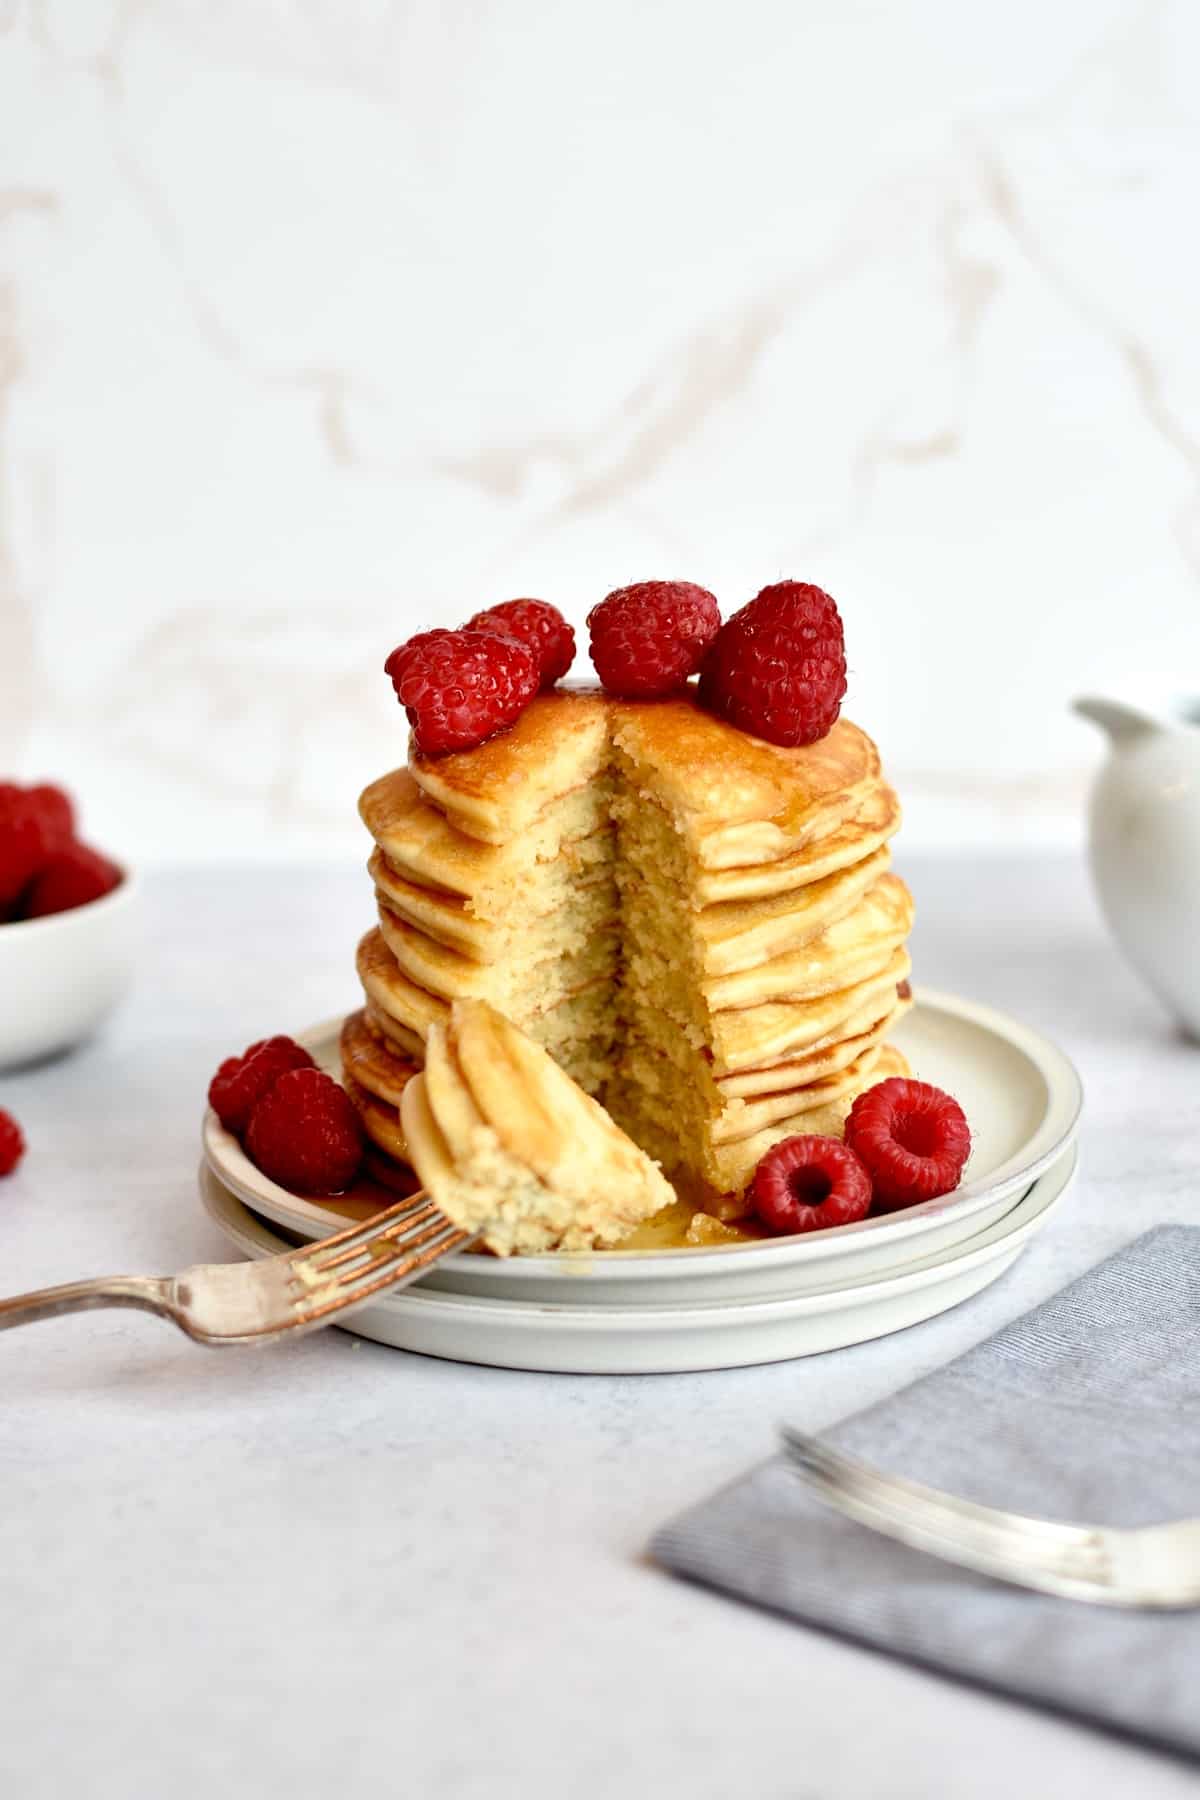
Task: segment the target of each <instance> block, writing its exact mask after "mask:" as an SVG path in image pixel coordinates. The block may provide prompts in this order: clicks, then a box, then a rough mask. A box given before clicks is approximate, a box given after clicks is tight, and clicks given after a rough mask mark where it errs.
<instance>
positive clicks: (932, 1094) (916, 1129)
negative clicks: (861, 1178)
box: [846, 1075, 971, 1212]
mask: <svg viewBox="0 0 1200 1800" xmlns="http://www.w3.org/2000/svg"><path fill="white" fill-rule="evenodd" d="M846 1142H847V1143H848V1144H849V1145H850V1147H851V1149H853V1150H854V1151H855V1152H856V1154H857V1155H858V1156H859V1157H860V1158H861V1159H862V1161H863V1163H864V1164H865V1165H866V1167H867V1170H868V1172H869V1173H870V1176H871V1180H872V1183H873V1184H874V1188H875V1201H876V1204H877V1205H878V1206H879V1207H880V1208H881V1209H882V1211H884V1212H898V1211H899V1209H900V1208H901V1207H903V1206H915V1205H916V1203H917V1202H918V1201H920V1200H933V1199H936V1197H937V1195H938V1194H948V1193H949V1192H950V1190H951V1189H952V1188H956V1187H957V1186H958V1183H959V1178H960V1176H961V1175H962V1170H963V1164H964V1163H965V1162H966V1160H967V1157H968V1156H969V1155H970V1154H971V1131H970V1127H969V1126H968V1124H967V1121H966V1117H965V1115H964V1113H963V1109H962V1107H961V1106H960V1105H959V1104H958V1101H957V1100H952V1099H951V1097H950V1095H949V1094H944V1093H943V1092H942V1090H941V1088H936V1087H931V1086H930V1085H929V1083H928V1082H927V1081H908V1080H906V1079H905V1078H904V1077H903V1076H901V1075H893V1076H892V1077H891V1078H890V1079H889V1080H887V1081H880V1082H877V1083H876V1084H875V1086H874V1087H873V1088H868V1089H867V1091H866V1093H865V1094H860V1095H859V1096H858V1099H857V1100H856V1101H855V1102H854V1105H853V1106H852V1107H851V1108H850V1116H849V1118H848V1119H847V1120H846Z"/></svg>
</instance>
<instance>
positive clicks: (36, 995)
mask: <svg viewBox="0 0 1200 1800" xmlns="http://www.w3.org/2000/svg"><path fill="white" fill-rule="evenodd" d="M136 903H137V884H136V882H135V881H134V879H133V878H132V877H131V875H130V873H129V871H128V869H124V868H122V867H120V865H119V864H117V863H115V862H113V861H111V860H110V858H108V857H107V856H104V855H102V854H101V853H100V851H98V850H96V849H94V848H93V847H92V846H91V845H90V844H88V843H86V842H85V841H84V839H83V838H82V837H81V836H80V832H79V824H78V818H77V814H76V809H75V804H74V802H73V800H72V799H71V796H70V795H69V794H68V793H67V792H66V791H65V789H63V788H61V787H56V786H54V785H52V784H51V783H48V782H43V783H40V784H36V785H33V786H28V787H26V786H22V785H21V784H20V783H19V782H15V781H0V1068H13V1067H16V1066H17V1065H18V1064H21V1063H27V1062H34V1061H36V1060H38V1059H39V1058H41V1057H44V1056H53V1055H55V1054H56V1053H57V1052H59V1051H62V1050H67V1049H70V1048H71V1046H72V1045H74V1044H78V1043H80V1042H82V1041H83V1039H84V1038H86V1037H89V1036H90V1035H91V1033H92V1032H93V1031H95V1029H96V1027H97V1026H98V1025H99V1024H100V1023H101V1021H102V1020H103V1019H104V1018H105V1017H106V1015H107V1014H108V1013H109V1012H110V1011H111V1010H112V1008H113V1007H114V1006H115V1005H116V1003H117V1001H118V1000H119V999H120V998H121V995H122V994H123V993H124V991H125V989H126V987H127V986H128V984H129V979H130V975H131V973H132V969H133V957H134V949H135V945H134V930H133V922H134V911H135V907H136Z"/></svg>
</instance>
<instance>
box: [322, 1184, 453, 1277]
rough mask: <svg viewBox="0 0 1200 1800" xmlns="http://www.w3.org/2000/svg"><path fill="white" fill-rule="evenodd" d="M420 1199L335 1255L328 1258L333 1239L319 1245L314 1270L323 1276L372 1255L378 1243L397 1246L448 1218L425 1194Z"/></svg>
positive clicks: (360, 1232)
mask: <svg viewBox="0 0 1200 1800" xmlns="http://www.w3.org/2000/svg"><path fill="white" fill-rule="evenodd" d="M421 1198H422V1200H423V1201H424V1204H423V1205H421V1206H419V1207H414V1208H412V1209H410V1210H409V1211H407V1212H405V1213H404V1214H402V1215H401V1216H400V1217H399V1218H396V1219H393V1220H392V1221H391V1222H390V1223H389V1224H387V1225H385V1226H383V1227H382V1228H379V1229H376V1230H368V1229H367V1228H366V1227H365V1226H364V1227H363V1229H362V1230H361V1231H359V1232H357V1233H356V1234H355V1238H354V1239H353V1240H349V1241H347V1242H345V1243H343V1244H342V1245H341V1248H339V1249H338V1250H336V1251H335V1252H334V1254H333V1255H332V1256H330V1255H329V1250H330V1248H331V1244H332V1240H331V1241H330V1242H328V1243H325V1244H322V1245H320V1246H319V1248H318V1250H317V1253H316V1254H315V1255H313V1256H312V1257H311V1259H310V1260H311V1261H312V1264H313V1267H314V1268H318V1269H320V1271H321V1273H322V1274H328V1273H329V1271H330V1270H332V1269H337V1268H340V1267H341V1266H342V1265H343V1264H344V1263H347V1262H351V1261H353V1260H354V1258H355V1257H357V1256H363V1255H366V1256H370V1255H372V1254H373V1250H372V1246H373V1245H375V1244H387V1243H395V1242H396V1241H397V1240H398V1239H399V1238H400V1237H401V1236H402V1235H404V1234H406V1233H408V1232H409V1231H412V1230H413V1229H415V1228H419V1227H420V1226H421V1225H425V1224H428V1223H430V1222H431V1221H432V1220H435V1219H444V1218H445V1216H446V1215H445V1214H444V1213H443V1212H440V1211H439V1210H438V1208H437V1207H436V1206H434V1205H433V1203H432V1201H429V1200H426V1199H425V1197H424V1195H422V1196H421ZM371 1223H375V1221H371ZM301 1254H304V1253H303V1252H302V1253H301Z"/></svg>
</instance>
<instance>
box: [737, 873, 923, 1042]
mask: <svg viewBox="0 0 1200 1800" xmlns="http://www.w3.org/2000/svg"><path fill="white" fill-rule="evenodd" d="M912 921H913V904H912V895H911V894H910V893H909V891H908V889H907V888H906V887H905V885H904V883H903V882H902V881H901V880H900V877H899V876H898V875H890V874H889V875H883V876H881V877H880V878H879V880H878V881H876V882H875V883H874V885H873V886H872V887H871V888H870V889H869V890H868V892H867V893H866V894H864V895H863V897H862V899H861V900H860V901H859V903H858V904H857V906H855V907H854V908H853V909H852V910H851V911H850V912H848V913H846V914H845V915H844V916H843V917H842V918H840V919H837V920H835V921H834V923H833V924H832V925H829V926H827V927H826V929H825V930H824V931H822V932H819V933H818V934H817V936H816V937H813V938H810V939H809V940H808V942H807V943H805V944H804V945H803V946H802V947H801V948H800V949H797V950H792V951H788V952H785V953H784V954H782V955H779V956H773V957H770V958H769V959H767V960H765V961H763V962H760V963H758V964H757V965H756V966H752V967H750V968H744V969H739V970H737V971H736V972H735V973H733V974H730V975H721V976H718V977H716V978H715V979H714V980H711V981H705V982H702V983H701V991H702V993H703V995H704V998H705V1000H706V1001H707V1003H708V1005H709V1007H710V1008H711V1009H712V1011H713V1012H727V1011H729V1010H730V1009H731V1008H737V1009H742V1008H746V1007H756V1006H761V1005H763V1004H764V1003H765V1002H767V1001H771V1000H808V999H811V998H813V997H814V996H815V995H818V994H828V993H831V992H833V991H835V990H836V989H837V988H839V987H845V986H849V985H852V984H853V983H854V982H855V981H858V980H863V979H865V978H866V977H867V976H869V975H871V974H873V973H874V972H875V971H876V970H877V969H879V968H881V967H882V966H883V964H884V963H885V962H886V961H887V959H888V958H889V957H890V956H891V955H892V953H893V952H894V951H895V950H897V949H899V947H900V946H901V945H902V944H903V943H904V941H905V939H906V938H907V937H908V934H909V932H910V931H911V930H912Z"/></svg>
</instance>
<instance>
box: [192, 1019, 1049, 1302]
mask: <svg viewBox="0 0 1200 1800" xmlns="http://www.w3.org/2000/svg"><path fill="white" fill-rule="evenodd" d="M913 1002H914V1005H913V1011H914V1012H916V1011H918V1010H920V1009H926V1010H929V1011H932V1012H934V1013H941V1014H942V1015H943V1016H946V1015H948V1016H949V1017H950V1018H952V1019H954V1020H957V1021H964V1022H966V1023H967V1024H970V1025H974V1026H976V1027H977V1028H979V1029H981V1030H983V1031H985V1032H987V1033H988V1034H989V1035H991V1036H993V1037H997V1038H999V1039H1001V1041H1003V1042H1005V1043H1007V1044H1009V1045H1010V1046H1012V1045H1015V1047H1016V1048H1017V1049H1018V1050H1019V1051H1020V1052H1021V1053H1022V1054H1023V1055H1024V1056H1025V1057H1026V1059H1027V1061H1028V1062H1030V1063H1031V1064H1032V1065H1033V1067H1034V1068H1035V1069H1036V1070H1037V1072H1038V1073H1039V1074H1040V1076H1041V1078H1042V1080H1043V1081H1044V1082H1045V1086H1046V1094H1047V1103H1046V1111H1045V1114H1044V1115H1043V1119H1042V1121H1041V1123H1040V1125H1039V1127H1038V1128H1037V1129H1036V1130H1035V1131H1034V1132H1033V1134H1032V1135H1031V1137H1030V1139H1029V1140H1028V1144H1027V1146H1026V1151H1027V1150H1028V1147H1029V1145H1034V1146H1038V1148H1037V1150H1036V1153H1035V1154H1034V1155H1033V1156H1030V1157H1027V1155H1026V1151H1018V1152H1016V1153H1015V1154H1014V1155H1013V1156H1010V1157H1009V1158H1008V1159H1007V1161H1006V1162H1004V1163H1001V1164H1000V1166H999V1168H998V1169H996V1170H994V1171H993V1172H992V1174H991V1175H990V1176H989V1178H988V1180H987V1183H986V1185H985V1186H981V1187H979V1188H977V1189H976V1190H975V1191H972V1184H971V1183H970V1182H968V1183H967V1184H966V1186H965V1187H964V1188H956V1189H955V1190H954V1192H953V1193H952V1194H948V1195H941V1196H939V1197H938V1198H936V1199H934V1200H926V1201H923V1202H921V1203H920V1204H919V1205H917V1206H912V1207H908V1208H906V1209H905V1210H904V1211H903V1212H900V1213H884V1214H881V1215H879V1216H878V1217H876V1218H869V1219H860V1220H859V1221H858V1222H857V1223H855V1224H853V1225H840V1226H836V1227H834V1228H833V1229H831V1230H828V1231H823V1232H816V1233H809V1234H795V1235H792V1236H788V1237H781V1238H772V1239H770V1240H769V1241H767V1242H754V1243H741V1244H720V1245H705V1246H688V1247H686V1248H678V1249H662V1250H606V1251H586V1252H561V1251H552V1252H547V1253H544V1254H542V1255H537V1256H524V1257H507V1258H505V1259H503V1261H502V1265H501V1266H502V1268H503V1273H504V1278H505V1279H506V1280H508V1279H512V1280H515V1281H517V1282H520V1281H521V1280H529V1281H533V1280H540V1281H545V1280H547V1279H556V1278H560V1277H561V1278H565V1279H568V1280H572V1281H576V1280H579V1279H588V1280H596V1279H599V1280H604V1279H605V1278H606V1277H607V1278H609V1279H614V1280H617V1279H620V1280H635V1281H636V1280H641V1279H646V1280H650V1279H654V1278H658V1279H662V1278H663V1277H664V1275H665V1274H666V1273H667V1271H669V1270H672V1269H679V1268H689V1269H695V1270H696V1272H697V1274H699V1273H700V1271H701V1270H702V1269H705V1268H707V1269H708V1270H710V1271H711V1270H712V1269H714V1268H719V1267H721V1266H722V1264H723V1263H724V1262H731V1263H734V1262H735V1259H736V1266H739V1267H746V1268H753V1267H756V1266H758V1265H759V1264H761V1263H763V1262H765V1261H767V1260H768V1259H769V1260H770V1263H771V1266H773V1267H782V1266H783V1265H782V1263H781V1260H780V1259H781V1258H786V1259H787V1261H788V1262H789V1263H790V1262H791V1261H792V1260H801V1261H803V1262H804V1263H805V1264H809V1263H812V1262H819V1261H825V1260H834V1259H836V1257H837V1255H838V1254H839V1252H841V1251H843V1250H846V1249H847V1248H849V1247H851V1246H853V1245H869V1244H870V1243H871V1242H872V1241H875V1242H878V1243H883V1242H888V1241H891V1240H893V1239H900V1240H902V1239H904V1238H909V1237H919V1236H920V1235H921V1231H920V1228H921V1226H922V1225H923V1224H927V1225H929V1226H933V1225H935V1224H937V1223H939V1222H940V1221H941V1220H942V1219H943V1218H944V1217H945V1216H946V1214H947V1213H949V1212H952V1211H953V1212H956V1213H959V1214H960V1216H962V1217H963V1218H966V1217H969V1216H970V1214H971V1213H973V1212H975V1211H982V1210H983V1209H984V1208H985V1207H986V1206H989V1205H992V1204H994V1203H995V1202H996V1201H998V1200H1000V1199H1003V1198H1005V1197H1006V1194H1007V1193H1008V1192H1011V1191H1015V1190H1016V1189H1017V1188H1018V1187H1019V1186H1020V1184H1021V1183H1022V1182H1026V1183H1035V1182H1036V1181H1037V1180H1038V1179H1039V1177H1040V1176H1041V1175H1042V1174H1043V1173H1044V1172H1045V1170H1046V1169H1048V1168H1050V1167H1052V1166H1053V1164H1054V1162H1055V1161H1056V1159H1057V1158H1058V1157H1059V1156H1060V1155H1062V1154H1063V1153H1064V1152H1065V1151H1066V1149H1067V1148H1068V1147H1069V1145H1070V1144H1071V1142H1072V1141H1073V1139H1074V1137H1075V1135H1076V1133H1077V1131H1078V1128H1079V1121H1080V1118H1081V1116H1082V1112H1083V1103H1084V1089H1083V1082H1082V1080H1081V1078H1080V1075H1079V1072H1078V1070H1077V1069H1076V1067H1075V1065H1074V1063H1073V1062H1072V1061H1071V1059H1070V1057H1069V1056H1067V1054H1066V1052H1065V1051H1063V1050H1060V1049H1059V1047H1058V1045H1057V1044H1055V1043H1054V1042H1053V1040H1052V1039H1050V1038H1048V1037H1046V1036H1045V1035H1044V1033H1042V1032H1040V1031H1038V1030H1037V1029H1036V1028H1035V1027H1033V1026H1029V1025H1025V1024H1023V1023H1022V1022H1021V1021H1020V1020H1019V1019H1015V1018H1013V1017H1012V1015H1011V1014H1009V1013H1006V1012H1004V1011H1002V1010H1001V1009H1000V1008H998V1007H993V1006H989V1005H987V1004H985V1003H984V1002H982V1001H977V1000H967V999H964V998H962V997H961V996H960V995H957V994H952V993H949V992H946V991H945V990H943V989H940V988H930V987H925V986H924V985H918V986H917V987H916V988H914V991H913ZM345 1017H346V1015H345V1014H337V1015H335V1016H334V1017H332V1018H329V1019H325V1020H322V1021H321V1022H320V1023H319V1024H316V1025H310V1026H308V1027H306V1028H305V1029H304V1030H303V1031H299V1032H297V1033H295V1034H294V1035H295V1037H296V1041H297V1042H298V1043H301V1044H303V1045H305V1047H306V1048H308V1049H315V1048H317V1047H318V1046H322V1045H326V1044H327V1043H328V1042H329V1040H330V1039H331V1038H336V1036H337V1034H338V1033H339V1032H340V1031H341V1027H342V1024H343V1021H344V1019H345ZM899 1029H901V1030H902V1029H903V1024H902V1025H901V1027H900V1028H899ZM1043 1139H1045V1140H1048V1141H1045V1142H1042V1141H1041V1140H1043ZM201 1142H202V1146H203V1151H204V1157H205V1161H206V1163H207V1164H208V1166H209V1167H210V1168H211V1169H212V1171H213V1173H214V1174H215V1175H216V1177H217V1179H218V1180H219V1181H220V1182H221V1183H222V1185H223V1186H225V1187H227V1188H229V1190H230V1191H231V1192H232V1193H233V1194H234V1196H235V1198H238V1199H240V1200H242V1201H243V1202H244V1203H245V1205H246V1206H247V1208H248V1210H250V1211H251V1212H253V1211H254V1210H255V1206H256V1205H257V1204H261V1202H262V1200H263V1199H264V1198H266V1199H267V1200H268V1201H269V1202H270V1203H271V1204H272V1205H274V1206H276V1207H279V1208H283V1209H285V1210H287V1211H289V1212H291V1213H293V1215H294V1216H295V1217H297V1218H298V1219H302V1220H304V1221H305V1223H306V1224H308V1225H309V1226H311V1227H314V1228H316V1229H317V1231H318V1235H320V1236H325V1235H328V1233H329V1228H330V1226H331V1225H332V1224H333V1223H334V1222H335V1221H336V1222H337V1224H338V1225H344V1224H345V1219H344V1216H343V1215H342V1214H339V1213H332V1212H328V1211H326V1210H325V1209H324V1208H323V1207H321V1206H320V1205H319V1204H317V1203H316V1202H315V1201H312V1200H305V1199H303V1198H302V1197H300V1196H299V1195H296V1194H292V1193H290V1192H289V1191H288V1190H287V1189H286V1188H283V1187H280V1186H279V1184H278V1183H276V1182H274V1181H272V1180H271V1179H270V1177H269V1176H266V1175H264V1174H263V1173H262V1172H261V1170H259V1169H257V1168H255V1166H254V1164H253V1163H251V1162H250V1160H249V1158H248V1157H247V1156H246V1153H245V1151H244V1150H243V1149H242V1147H241V1145H240V1144H239V1143H238V1141H237V1139H236V1138H234V1137H233V1136H232V1135H231V1134H230V1133H229V1132H227V1131H226V1130H225V1128H224V1127H223V1126H222V1124H221V1122H220V1120H219V1119H218V1118H217V1116H216V1114H215V1113H214V1112H213V1110H212V1108H211V1107H207V1108H206V1109H205V1114H204V1120H203V1125H202V1130H201ZM256 1190H257V1191H256ZM484 1260H485V1259H481V1258H479V1257H472V1258H471V1259H470V1263H471V1270H472V1274H473V1275H478V1274H479V1273H480V1269H479V1267H478V1266H477V1265H479V1264H481V1263H482V1262H483V1261H484ZM465 1261H466V1258H465V1257H462V1258H460V1257H458V1256H454V1257H448V1258H447V1259H446V1265H445V1266H446V1267H447V1268H448V1269H449V1268H452V1267H461V1266H462V1263H463V1262H465Z"/></svg>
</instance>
